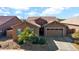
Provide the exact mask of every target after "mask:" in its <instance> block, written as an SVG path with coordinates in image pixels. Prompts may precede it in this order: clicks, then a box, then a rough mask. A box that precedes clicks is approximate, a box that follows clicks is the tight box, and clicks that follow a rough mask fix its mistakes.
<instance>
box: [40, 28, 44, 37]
mask: <svg viewBox="0 0 79 59" xmlns="http://www.w3.org/2000/svg"><path fill="white" fill-rule="evenodd" d="M39 36H44V27H41V28H39Z"/></svg>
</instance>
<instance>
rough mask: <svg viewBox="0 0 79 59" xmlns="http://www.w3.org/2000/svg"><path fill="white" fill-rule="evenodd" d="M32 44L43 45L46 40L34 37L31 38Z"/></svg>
mask: <svg viewBox="0 0 79 59" xmlns="http://www.w3.org/2000/svg"><path fill="white" fill-rule="evenodd" d="M32 43H33V44H45V43H46V40H45V38H44V37H40V38H39V37H34V38H32Z"/></svg>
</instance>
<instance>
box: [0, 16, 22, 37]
mask: <svg viewBox="0 0 79 59" xmlns="http://www.w3.org/2000/svg"><path fill="white" fill-rule="evenodd" d="M19 23H21V20H19V19H18V18H17V17H16V16H0V35H1V36H2V35H3V34H7V31H8V30H11V29H12V28H11V26H13V25H15V24H19Z"/></svg>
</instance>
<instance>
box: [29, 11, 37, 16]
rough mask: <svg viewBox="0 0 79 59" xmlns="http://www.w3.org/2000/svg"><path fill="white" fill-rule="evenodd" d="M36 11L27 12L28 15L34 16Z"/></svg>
mask: <svg viewBox="0 0 79 59" xmlns="http://www.w3.org/2000/svg"><path fill="white" fill-rule="evenodd" d="M37 14H38V13H37V12H35V11H31V12H29V13H28V16H36V15H37Z"/></svg>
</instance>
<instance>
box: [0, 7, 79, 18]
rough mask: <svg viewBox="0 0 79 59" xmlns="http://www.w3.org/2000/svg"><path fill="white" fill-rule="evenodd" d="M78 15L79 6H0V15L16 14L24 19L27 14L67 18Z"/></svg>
mask: <svg viewBox="0 0 79 59" xmlns="http://www.w3.org/2000/svg"><path fill="white" fill-rule="evenodd" d="M78 15H79V7H59V8H58V7H27V8H24V9H19V8H11V7H0V16H17V17H19V18H22V19H26V18H27V17H29V16H56V17H58V18H69V17H73V16H78Z"/></svg>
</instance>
